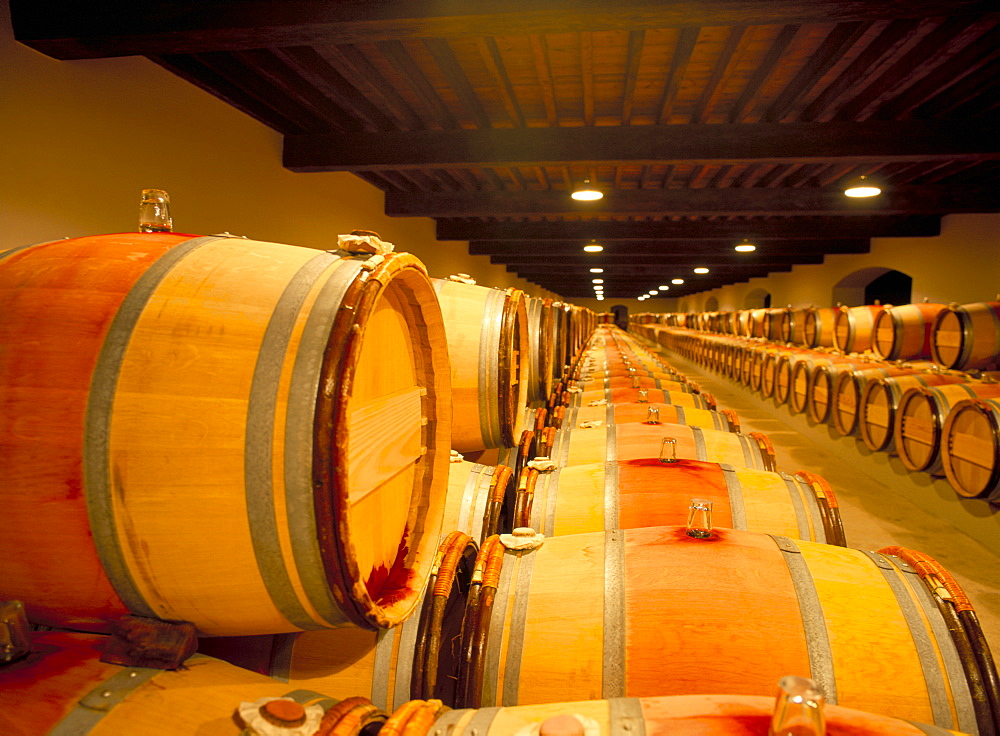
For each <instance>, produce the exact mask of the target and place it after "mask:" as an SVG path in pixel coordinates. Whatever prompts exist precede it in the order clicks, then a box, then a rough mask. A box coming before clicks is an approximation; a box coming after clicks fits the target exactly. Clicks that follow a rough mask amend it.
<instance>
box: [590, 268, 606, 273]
mask: <svg viewBox="0 0 1000 736" xmlns="http://www.w3.org/2000/svg"><path fill="white" fill-rule="evenodd" d="M590 272H591V273H604V269H603V268H592V269H590Z"/></svg>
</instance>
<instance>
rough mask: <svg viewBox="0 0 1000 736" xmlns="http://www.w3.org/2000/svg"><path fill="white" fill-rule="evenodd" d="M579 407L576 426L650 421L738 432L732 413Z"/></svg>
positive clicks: (664, 406)
mask: <svg viewBox="0 0 1000 736" xmlns="http://www.w3.org/2000/svg"><path fill="white" fill-rule="evenodd" d="M594 403H595V404H596V406H588V405H583V406H581V407H579V409H578V410H577V411H576V422H577V424H583V423H584V422H594V421H597V422H608V423H614V424H630V423H636V422H638V423H642V422H647V421H650V419H653V420H655V421H659V422H667V423H668V424H686V425H688V426H693V427H704V428H705V429H715V430H718V431H720V432H738V431H739V419H738V418H737V417H736V414H735V412H733V411H727V410H723V411H715V410H713V409H697V408H693V407H684V406H678V405H676V404H669V403H658V402H649V403H643V404H639V403H635V402H632V403H625V404H613V403H612V404H601V403H600V402H594Z"/></svg>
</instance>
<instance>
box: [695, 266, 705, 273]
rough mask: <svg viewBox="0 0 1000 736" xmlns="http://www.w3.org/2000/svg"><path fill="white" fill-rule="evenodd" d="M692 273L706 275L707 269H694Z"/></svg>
mask: <svg viewBox="0 0 1000 736" xmlns="http://www.w3.org/2000/svg"><path fill="white" fill-rule="evenodd" d="M694 272H695V273H708V269H707V268H704V267H701V268H696V269H695V270H694Z"/></svg>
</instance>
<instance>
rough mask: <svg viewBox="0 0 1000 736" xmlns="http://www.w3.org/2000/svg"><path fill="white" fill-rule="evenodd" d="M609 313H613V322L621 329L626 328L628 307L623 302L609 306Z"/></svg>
mask: <svg viewBox="0 0 1000 736" xmlns="http://www.w3.org/2000/svg"><path fill="white" fill-rule="evenodd" d="M611 314H613V315H614V320H615V324H616V325H618V326H619V327H621V328H622V329H623V330H627V329H628V307H626V306H625V305H624V304H616V305H614V306H613V307H611Z"/></svg>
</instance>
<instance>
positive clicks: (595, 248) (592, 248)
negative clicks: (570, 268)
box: [583, 243, 604, 253]
mask: <svg viewBox="0 0 1000 736" xmlns="http://www.w3.org/2000/svg"><path fill="white" fill-rule="evenodd" d="M583 249H584V250H585V251H586V252H587V253H600V252H601V251H602V250H604V246H603V245H598V244H597V243H591V244H590V245H585V246H583Z"/></svg>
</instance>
